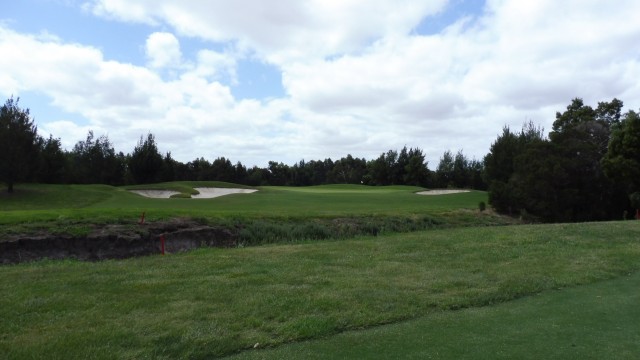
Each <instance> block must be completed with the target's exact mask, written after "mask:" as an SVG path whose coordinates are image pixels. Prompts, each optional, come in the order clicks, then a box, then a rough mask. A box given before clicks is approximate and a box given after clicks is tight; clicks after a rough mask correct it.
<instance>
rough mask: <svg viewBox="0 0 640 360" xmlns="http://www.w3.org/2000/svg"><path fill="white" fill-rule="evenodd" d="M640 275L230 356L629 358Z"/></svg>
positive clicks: (639, 327) (638, 341)
mask: <svg viewBox="0 0 640 360" xmlns="http://www.w3.org/2000/svg"><path fill="white" fill-rule="evenodd" d="M638 288H640V273H639V272H636V273H634V274H629V275H625V276H622V277H619V278H616V279H614V280H608V281H603V282H598V283H595V284H590V285H585V286H580V287H576V288H571V289H561V290H560V291H549V292H546V293H542V294H538V295H536V296H529V297H526V298H523V299H519V300H516V301H513V302H508V303H504V304H500V305H497V306H487V307H480V308H469V309H464V310H461V311H444V312H436V313H432V314H429V315H426V316H424V317H421V318H419V319H415V320H410V321H406V322H401V323H398V324H392V325H386V326H379V327H374V328H371V329H367V330H363V331H350V332H345V333H342V334H339V335H336V336H332V337H328V338H324V339H319V340H311V341H305V342H298V343H292V344H286V345H284V346H280V347H276V348H272V349H266V350H256V351H246V352H243V353H241V354H238V355H235V356H232V357H230V358H232V359H263V360H266V359H394V358H403V359H491V360H493V359H532V360H534V359H635V358H637V356H638V354H639V353H640V324H638V319H640V307H639V306H638V304H640V292H638Z"/></svg>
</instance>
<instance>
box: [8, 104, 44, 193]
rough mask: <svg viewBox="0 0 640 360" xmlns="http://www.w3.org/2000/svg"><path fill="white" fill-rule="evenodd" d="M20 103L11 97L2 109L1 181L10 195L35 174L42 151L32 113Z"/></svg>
mask: <svg viewBox="0 0 640 360" xmlns="http://www.w3.org/2000/svg"><path fill="white" fill-rule="evenodd" d="M19 101H20V99H19V98H18V99H16V100H15V101H14V100H13V97H11V98H9V99H8V100H7V101H6V102H5V104H4V105H3V106H2V107H1V108H0V181H3V182H4V183H5V184H6V186H7V191H8V192H9V193H12V192H13V186H14V184H15V183H16V182H18V181H23V180H25V179H26V177H27V175H29V173H30V172H33V171H34V168H35V167H36V161H37V155H38V151H39V146H38V145H39V137H38V135H37V127H36V125H35V124H34V121H33V120H32V119H31V117H30V115H29V109H21V108H20V107H19V104H18V103H19Z"/></svg>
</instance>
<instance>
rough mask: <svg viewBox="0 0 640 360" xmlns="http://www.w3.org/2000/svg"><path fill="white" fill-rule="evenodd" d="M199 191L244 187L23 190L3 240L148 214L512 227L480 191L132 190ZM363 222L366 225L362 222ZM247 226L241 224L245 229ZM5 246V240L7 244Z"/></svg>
mask: <svg viewBox="0 0 640 360" xmlns="http://www.w3.org/2000/svg"><path fill="white" fill-rule="evenodd" d="M195 187H240V185H235V184H229V183H220V182H173V183H163V184H152V185H144V186H135V187H124V188H116V187H111V186H104V185H40V184H38V185H33V184H22V185H19V186H16V192H15V193H14V194H12V195H8V194H1V195H0V237H1V235H2V234H15V233H28V232H35V233H45V232H50V233H51V232H53V233H63V232H68V233H72V234H78V233H82V232H83V231H84V229H86V228H88V227H89V226H93V225H96V224H111V223H118V224H135V223H137V221H138V219H139V218H140V216H141V214H142V213H145V214H146V219H147V220H148V221H164V220H166V219H169V218H175V217H184V218H192V219H199V220H201V221H202V222H208V223H214V224H212V225H220V224H221V225H223V226H227V225H228V224H232V226H236V225H237V224H245V223H247V222H256V221H257V220H262V219H266V220H267V222H268V223H274V222H276V223H287V222H289V223H291V222H293V223H300V222H304V221H307V222H308V221H311V220H313V219H319V218H321V219H335V218H344V217H350V218H363V217H364V218H367V219H365V220H364V221H369V219H378V220H380V219H382V218H384V217H395V218H398V219H400V218H404V219H413V218H415V217H416V216H418V217H424V216H425V215H429V216H432V215H433V216H435V217H437V218H438V219H437V222H438V223H440V224H445V225H447V224H450V225H451V226H460V225H465V226H469V225H474V224H476V225H479V224H484V225H493V224H496V223H498V224H504V223H509V222H512V221H511V220H509V219H506V218H504V217H503V218H500V217H496V216H494V215H493V214H491V213H489V212H484V213H479V212H478V211H477V210H476V209H477V206H478V203H479V202H480V201H486V198H487V194H486V193H485V192H481V191H474V192H469V193H462V194H452V195H444V196H420V195H416V194H415V192H417V191H419V190H422V189H421V188H418V187H409V186H386V187H370V186H360V185H327V186H313V187H300V188H294V187H260V188H259V191H258V192H255V193H252V194H234V195H227V196H223V197H218V198H213V199H184V198H176V199H151V198H145V197H143V196H140V195H137V194H134V193H131V192H129V191H127V189H131V188H137V189H142V188H144V189H167V190H176V191H179V192H181V193H183V194H186V193H190V192H193V191H195V190H194V188H195ZM360 222H362V221H360ZM239 226H241V225H239ZM0 241H2V239H1V238H0Z"/></svg>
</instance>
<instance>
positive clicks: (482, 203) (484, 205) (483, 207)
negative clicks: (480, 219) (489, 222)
mask: <svg viewBox="0 0 640 360" xmlns="http://www.w3.org/2000/svg"><path fill="white" fill-rule="evenodd" d="M486 209H487V204H485V203H484V201H480V203H479V204H478V210H480V212H483V211H485V210H486Z"/></svg>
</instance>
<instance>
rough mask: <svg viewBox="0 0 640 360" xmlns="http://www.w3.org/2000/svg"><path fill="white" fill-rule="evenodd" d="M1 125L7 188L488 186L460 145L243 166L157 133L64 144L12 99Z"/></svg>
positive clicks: (0, 165) (1, 171)
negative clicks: (185, 151)
mask: <svg viewBox="0 0 640 360" xmlns="http://www.w3.org/2000/svg"><path fill="white" fill-rule="evenodd" d="M1 119H2V120H1V123H0V124H2V125H1V126H0V146H1V147H0V181H2V182H4V183H5V184H6V185H7V187H8V189H9V191H12V189H13V184H14V183H15V182H17V181H32V182H41V183H77V184H109V185H123V184H145V183H155V182H162V181H174V180H213V181H227V182H233V183H239V184H246V185H253V186H258V185H289V186H308V185H321V184H336V183H342V184H366V185H416V186H425V187H460V188H475V189H484V188H485V185H484V183H483V182H482V177H481V173H482V163H481V162H479V161H476V160H471V161H469V160H468V159H467V158H466V157H465V156H464V155H463V154H462V151H458V153H457V154H456V155H455V157H454V156H453V155H452V154H451V152H450V151H446V152H445V153H444V155H443V157H442V158H441V160H440V164H439V165H438V168H437V169H436V171H434V172H432V171H430V170H429V168H428V167H427V165H428V164H427V161H426V160H425V154H424V153H423V152H422V150H420V149H418V148H407V147H406V146H405V147H404V148H402V150H400V151H399V152H398V151H396V150H389V151H387V152H385V153H382V154H381V155H380V156H379V157H378V158H377V159H375V160H370V161H367V160H366V159H364V158H355V157H353V156H351V155H347V156H346V157H343V158H341V159H339V160H336V161H333V160H331V159H325V160H311V161H305V160H301V161H300V162H298V163H296V164H294V165H293V166H289V165H286V164H283V163H281V162H275V161H270V162H269V163H268V166H267V167H266V168H260V167H257V166H254V167H252V168H247V167H245V166H244V165H243V164H242V163H240V162H238V163H235V164H233V163H232V162H231V161H230V160H229V159H226V158H224V157H219V158H217V159H215V160H213V161H212V162H210V161H208V160H206V159H205V158H202V157H201V158H198V159H195V160H193V161H190V162H188V163H186V164H185V163H182V162H179V161H177V160H175V159H173V158H172V157H171V153H167V154H165V155H164V156H163V155H162V154H161V153H160V152H159V151H158V146H157V144H156V141H155V137H154V136H153V134H148V135H147V137H146V138H144V137H141V138H140V140H139V142H138V144H137V145H136V146H135V148H134V149H133V151H132V152H131V153H130V154H126V155H125V154H124V153H122V152H116V151H115V149H114V148H113V145H112V144H111V142H110V141H109V138H108V137H107V136H105V135H102V136H99V137H96V136H95V135H94V133H93V132H92V131H89V133H88V134H87V138H86V139H85V140H83V141H79V142H78V143H76V144H75V146H74V147H73V149H72V150H70V151H66V150H63V149H62V146H61V142H60V139H56V138H53V137H52V136H49V138H48V139H46V140H45V139H44V138H42V137H40V136H39V135H38V134H37V128H36V126H35V124H34V122H33V120H32V119H31V118H30V115H29V110H28V109H27V110H23V109H21V108H20V107H19V106H18V100H15V101H14V100H13V98H11V99H9V100H8V101H7V102H6V104H5V105H4V106H3V107H2V118H1Z"/></svg>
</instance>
